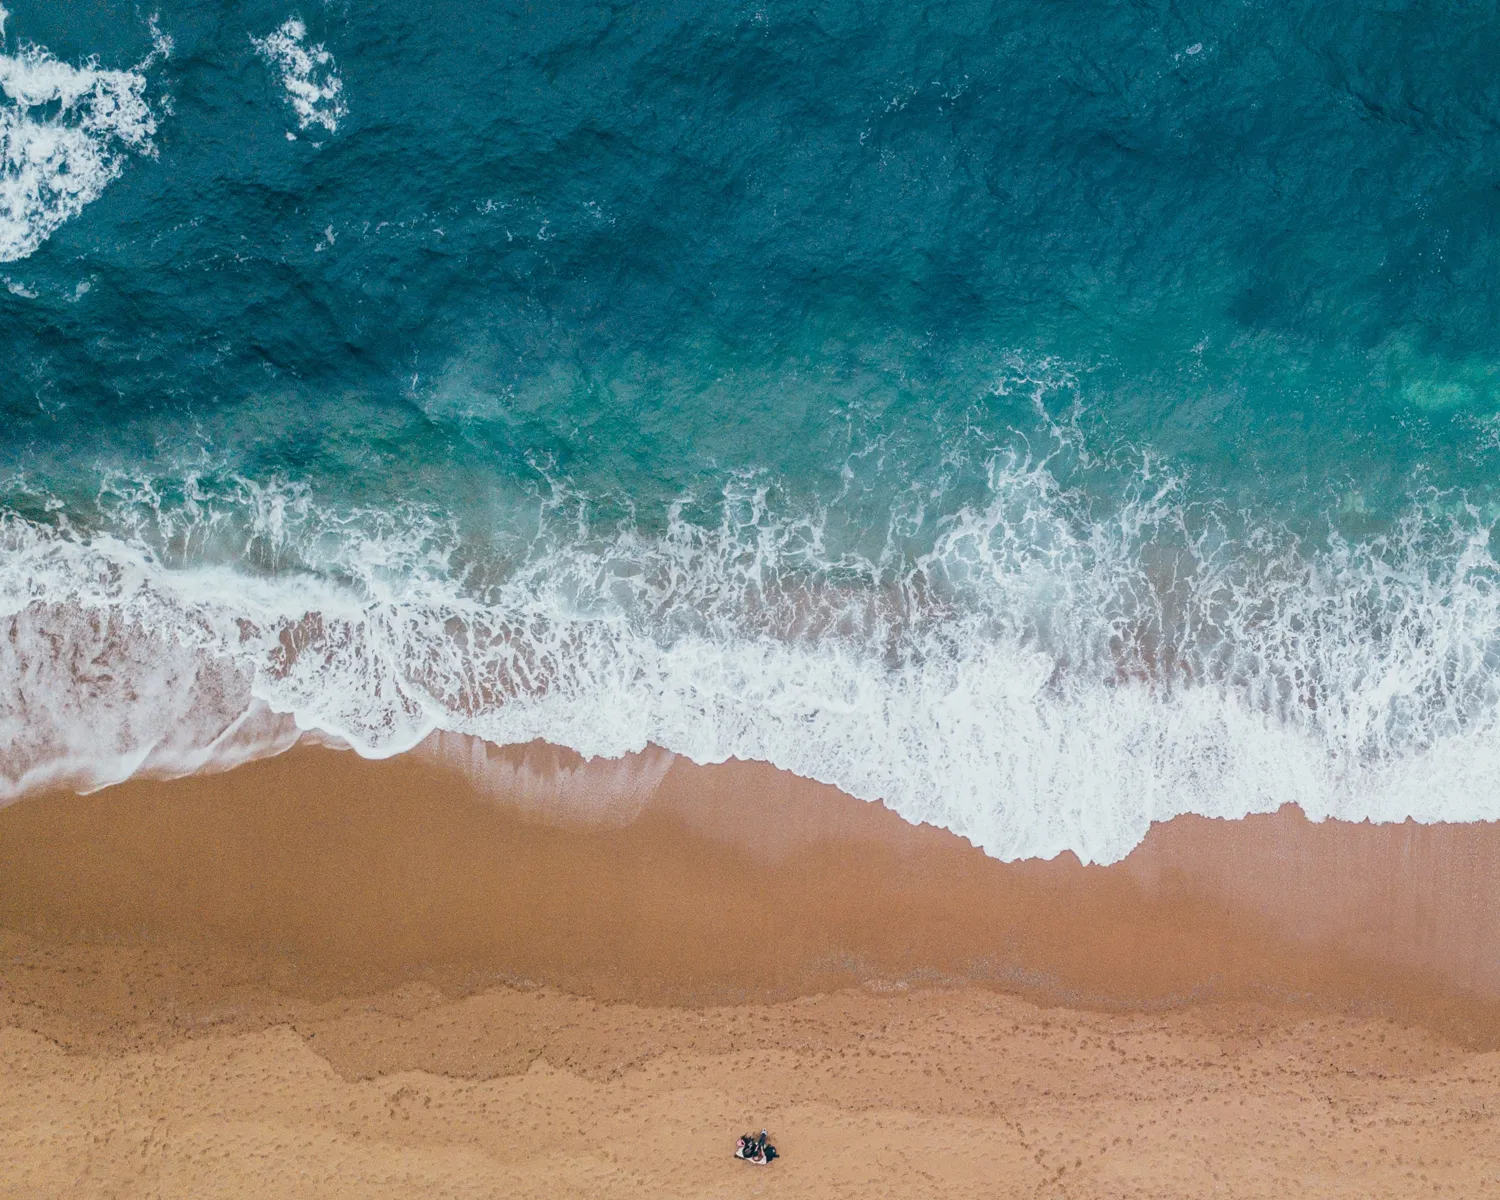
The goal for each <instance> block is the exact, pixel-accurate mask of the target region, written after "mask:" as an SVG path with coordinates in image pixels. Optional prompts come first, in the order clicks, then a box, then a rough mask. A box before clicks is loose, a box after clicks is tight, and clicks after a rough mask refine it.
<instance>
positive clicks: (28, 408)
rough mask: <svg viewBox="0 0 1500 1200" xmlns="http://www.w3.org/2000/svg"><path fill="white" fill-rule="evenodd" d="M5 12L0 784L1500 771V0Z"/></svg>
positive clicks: (1094, 849) (996, 794)
mask: <svg viewBox="0 0 1500 1200" xmlns="http://www.w3.org/2000/svg"><path fill="white" fill-rule="evenodd" d="M9 4H10V6H11V9H12V11H10V12H9V13H8V14H7V17H6V20H5V22H4V37H5V41H4V46H3V52H0V53H3V57H0V91H3V95H0V172H3V174H0V260H4V261H0V276H3V279H4V281H5V282H6V283H7V285H8V289H7V290H5V291H3V292H0V346H3V348H4V350H3V354H0V505H3V508H4V511H5V512H6V513H7V514H8V515H7V516H6V517H5V518H4V520H5V525H4V530H3V537H4V539H5V540H4V541H3V543H0V553H3V555H4V559H3V563H0V576H3V579H0V617H3V619H4V620H5V621H7V622H9V628H10V638H9V641H8V643H7V647H8V648H7V649H5V650H4V651H3V652H0V732H4V733H5V734H6V735H7V740H9V742H10V743H11V745H12V746H13V747H14V750H13V752H12V754H11V758H10V760H9V765H8V766H6V767H4V768H3V770H0V783H4V784H5V787H4V789H0V790H8V791H9V792H10V793H12V794H14V793H16V792H18V791H20V790H24V789H25V788H27V787H31V786H37V785H38V784H39V783H42V782H47V781H57V780H65V781H71V782H74V783H76V784H78V785H80V786H82V785H83V784H87V783H91V782H93V783H97V782H102V781H105V780H107V779H111V778H117V777H119V776H120V775H121V774H124V773H128V772H129V771H132V770H136V769H142V768H144V769H155V770H162V771H171V770H177V769H189V768H191V767H193V766H195V765H200V764H201V763H202V762H203V761H207V760H212V759H214V758H215V756H222V753H227V751H225V746H226V745H228V742H230V741H234V740H235V739H236V738H241V735H242V734H243V735H244V736H245V737H250V735H249V734H246V733H245V730H246V729H248V728H249V727H250V724H254V723H255V722H261V724H260V725H256V728H257V729H260V728H262V727H263V725H264V723H265V722H266V721H272V720H273V718H272V716H268V715H267V714H282V719H283V721H284V720H286V719H290V720H292V721H294V723H295V724H296V725H297V726H299V727H302V728H309V729H319V730H322V731H324V732H325V733H328V734H331V735H334V736H337V737H341V738H343V739H345V740H347V741H349V742H351V743H352V744H354V745H355V746H356V747H357V748H359V749H361V750H362V751H364V752H366V753H388V752H392V751H395V750H399V749H401V748H404V747H405V746H408V745H410V744H412V742H414V741H415V740H417V739H418V738H420V737H421V736H423V735H424V734H425V733H426V732H428V731H429V730H431V729H433V728H451V729H464V730H467V731H469V732H474V733H478V734H481V735H483V736H487V737H491V738H494V739H496V740H502V741H505V740H525V739H529V738H531V737H536V736H546V737H550V738H552V739H554V740H557V741H561V742H566V743H568V744H570V745H573V746H575V747H577V748H578V749H580V750H582V751H584V752H585V753H608V754H618V753H622V752H624V751H625V750H628V749H633V748H639V747H640V746H642V745H644V744H645V743H646V742H647V741H655V742H658V743H660V744H663V745H665V746H667V748H669V749H672V750H675V751H679V752H682V753H688V754H691V755H693V756H694V757H697V758H700V759H706V760H711V759H716V758H722V757H725V756H727V755H730V754H736V755H740V756H742V757H759V758H768V759H770V760H772V761H775V762H778V763H779V764H780V765H783V766H786V767H789V768H791V769H794V770H797V771H800V772H801V773H803V774H809V775H814V776H816V777H818V778H823V779H827V780H830V781H832V782H835V783H838V784H840V785H841V786H843V787H845V788H847V789H848V790H851V791H853V792H855V793H856V794H859V795H863V796H866V797H869V798H872V799H873V798H884V799H886V800H887V802H889V803H891V804H892V805H893V806H894V807H896V808H897V809H898V810H899V811H902V812H903V813H905V814H906V815H908V816H911V817H913V818H921V819H929V820H934V821H938V822H940V823H943V824H946V825H948V826H949V827H951V828H954V829H956V830H958V831H959V832H962V833H965V834H967V835H968V836H970V837H972V838H974V839H975V840H976V841H978V842H980V843H981V844H983V845H985V846H986V848H988V849H990V850H991V851H993V852H995V853H998V854H1003V855H1005V856H1013V855H1017V854H1031V853H1046V854H1051V853H1055V852H1057V851H1058V850H1060V849H1064V848H1071V849H1073V850H1075V851H1077V852H1079V853H1080V854H1083V855H1084V856H1085V857H1096V858H1097V857H1102V858H1111V857H1116V856H1118V855H1119V854H1121V853H1124V852H1125V851H1126V850H1128V849H1129V847H1130V845H1131V844H1133V842H1134V841H1135V840H1136V839H1138V837H1139V836H1140V835H1141V833H1142V832H1143V830H1144V828H1145V824H1146V822H1147V821H1149V820H1151V819H1153V818H1159V817H1163V816H1170V815H1172V814H1173V813H1174V812H1179V811H1185V810H1195V811H1203V812H1212V813H1222V814H1225V815H1232V814H1239V813H1243V812H1247V811H1252V810H1255V809H1262V808H1267V807H1274V806H1275V805H1276V804H1279V803H1280V802H1281V801H1282V800H1288V799H1291V800H1297V801H1298V802H1300V803H1302V804H1303V806H1304V807H1305V808H1307V810H1308V811H1309V812H1310V813H1312V814H1313V815H1315V816H1321V815H1328V814H1332V815H1343V816H1352V817H1361V816H1367V815H1368V816H1373V817H1376V818H1379V819H1387V818H1400V817H1404V816H1407V815H1415V816H1418V817H1422V818H1426V819H1436V818H1439V817H1446V818H1459V817H1475V816H1495V815H1500V784H1497V783H1496V782H1494V781H1495V780H1496V779H1497V778H1500V776H1497V775H1496V773H1495V771H1494V770H1493V769H1491V768H1492V766H1494V765H1497V760H1496V759H1495V758H1494V757H1493V756H1492V753H1491V752H1492V749H1493V750H1494V751H1495V753H1497V754H1500V723H1497V722H1500V689H1497V688H1496V679H1497V676H1496V670H1497V667H1500V659H1497V652H1500V591H1497V589H1496V581H1497V576H1496V570H1495V562H1494V560H1493V559H1492V557H1491V538H1490V532H1491V528H1492V526H1493V524H1494V522H1495V520H1496V517H1497V516H1500V508H1497V499H1500V497H1497V490H1496V486H1495V481H1496V478H1497V475H1496V468H1497V466H1500V377H1497V373H1496V364H1497V360H1496V358H1495V351H1494V343H1495V330H1496V328H1497V318H1500V76H1497V74H1496V73H1495V71H1494V64H1495V63H1496V62H1500V12H1497V11H1496V6H1495V5H1489V4H1481V5H1476V4H1462V5H1461V4H1406V5H1395V4H1393V5H1384V6H1379V7H1377V6H1372V5H1369V4H1354V3H1349V4H1342V3H1327V2H1323V3H1316V4H1311V3H1309V4H1288V3H1279V4H1274V5H1273V4H1258V3H1239V4H1232V5H1231V4H1209V3H1192V4H1182V3H1177V4H1147V3H1137V4H1118V3H1108V4H1106V3H1070V4H1061V3H1036V2H1035V0H1031V2H1027V3H1020V2H1016V3H988V4H965V3H955V4H945V5H923V4H918V3H910V2H904V3H884V4H881V3H862V4H829V5H811V6H809V5H786V4H776V3H766V4H720V5H706V4H672V5H651V4H632V5H618V6H609V5H585V4H571V3H563V4H551V5H528V4H520V3H513V4H512V3H499V4H490V5H475V4H472V3H470V4H458V3H439V2H424V3H410V2H408V3H404V4H401V5H396V4H385V3H370V4H358V5H356V4H351V3H341V2H338V0H331V2H328V3H304V4H302V5H300V6H292V5H288V4H286V3H276V4H260V3H234V4H229V3H212V4H210V3H182V2H167V3H163V4H162V5H161V6H160V8H159V9H158V10H155V11H154V13H151V14H147V13H144V11H143V10H141V9H140V8H139V7H138V6H137V5H135V4H134V3H130V4H126V3H105V2H98V3H78V2H76V0H75V2H71V3H23V2H22V0H9ZM247 713H250V714H251V715H252V716H253V717H254V720H253V721H250V722H249V724H247V723H246V722H247V720H248V719H247V718H246V716H245V714H247ZM236 722H239V723H238V724H236ZM273 723H274V721H273ZM260 736H261V735H260V734H256V735H255V737H260ZM278 736H279V735H278ZM255 737H250V742H254V743H255V746H258V747H259V749H254V752H262V751H263V750H265V749H266V747H267V746H270V745H271V744H272V743H273V742H274V743H275V744H276V745H280V744H281V743H280V742H276V739H275V738H271V740H270V741H262V742H256V741H255ZM215 739H218V740H217V741H215ZM226 739H227V740H226ZM242 740H243V739H242ZM246 744H247V745H248V744H249V743H246ZM245 752H246V753H249V752H251V751H250V750H247V751H245ZM6 780H8V781H9V782H8V783H7V782H5V781H6Z"/></svg>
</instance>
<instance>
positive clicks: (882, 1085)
mask: <svg viewBox="0 0 1500 1200" xmlns="http://www.w3.org/2000/svg"><path fill="white" fill-rule="evenodd" d="M750 829H754V830H757V831H759V833H758V835H757V836H755V837H753V838H750V837H747V836H746V831H747V830H750ZM1497 918H1500V834H1497V831H1496V829H1495V827H1493V826H1482V825H1464V826H1436V827H1419V826H1415V825H1410V824H1408V825H1400V826H1369V825H1349V824H1342V823H1336V822H1329V823H1325V824H1323V825H1313V824H1310V823H1309V822H1307V821H1306V820H1305V819H1304V818H1302V817H1301V815H1300V814H1299V813H1297V812H1296V811H1295V810H1292V809H1286V810H1283V811H1282V812H1280V813H1277V814H1274V815H1268V816H1264V817H1253V818H1250V819H1248V820H1245V821H1241V822H1217V821H1207V820H1201V819H1196V818H1194V819H1178V820H1176V821H1173V822H1170V823H1167V824H1165V825H1162V826H1158V827H1156V828H1154V829H1153V831H1152V833H1151V835H1150V837H1149V838H1148V839H1147V841H1146V843H1145V844H1143V845H1142V846H1141V847H1140V848H1139V849H1138V850H1137V851H1136V852H1135V853H1134V854H1132V855H1131V856H1130V857H1129V858H1128V859H1126V860H1125V861H1124V862H1123V863H1120V864H1117V865H1115V866H1113V867H1108V868H1101V867H1083V866H1081V865H1079V864H1078V863H1077V862H1076V860H1073V859H1071V858H1070V857H1068V856H1064V857H1063V858H1060V859H1058V860H1055V861H1053V862H1024V863H1015V864H1003V863H999V862H996V861H994V860H992V859H989V858H987V857H986V856H984V855H983V854H982V853H980V852H979V851H977V850H975V849H974V848H972V847H970V846H969V845H967V843H965V842H963V841H962V840H961V839H958V838H955V837H953V836H952V835H951V834H948V833H946V832H944V831H941V830H937V829H932V828H914V827H912V826H909V825H907V824H906V823H905V822H903V821H901V820H900V819H899V818H897V817H895V816H894V815H893V814H891V813H889V812H888V811H886V810H885V809H883V808H881V807H880V806H878V805H869V804H865V803H863V802H859V801H855V800H852V799H850V798H848V797H846V796H843V795H841V794H840V793H838V792H837V791H836V790H834V789H832V788H826V787H822V786H820V785H816V784H810V783H807V782H805V781H801V780H797V779H794V778H791V777H788V776H786V775H784V774H781V773H779V772H776V771H774V770H772V769H770V768H767V767H764V766H761V765H754V764H735V763H731V764H726V765H724V766H721V767H714V768H702V767H697V766H694V765H692V764H690V763H686V762H685V761H683V760H673V759H672V757H671V756H670V755H667V754H665V753H662V752H648V753H647V754H646V755H642V756H636V757H634V758H633V759H630V760H626V761H624V762H621V763H597V764H583V763H581V762H580V761H578V760H577V759H576V758H574V757H573V756H570V755H568V754H566V753H565V752H561V751H557V750H554V749H552V748H550V747H545V746H535V747H529V748H525V749H511V750H506V751H499V750H496V749H495V748H492V747H485V746H483V745H482V744H476V743H471V742H467V741H463V740H460V739H452V738H448V739H434V740H433V741H432V742H430V743H429V744H427V745H426V746H424V747H423V748H421V749H420V750H419V751H417V752H414V753H413V754H411V755H407V756H402V757H401V758H398V759H394V760H390V761H387V762H383V763H368V762H363V761H361V760H359V759H357V758H355V757H353V756H352V755H349V754H344V753H339V752H336V751H332V750H326V749H318V748H299V749H298V750H295V751H293V752H291V753H289V754H286V755H283V756H282V757H280V758H277V759H272V760H268V761H265V762H261V763H256V764H252V765H250V766H247V767H242V768H240V769H238V770H236V771H233V772H230V773H228V774H225V775H220V776H207V777H199V778H194V779H187V780H178V781H173V782H136V783H131V784H127V785H123V786H121V787H117V788H112V789H109V790H107V791H104V792H101V793H97V794H95V795H92V796H85V797H79V796H66V795H54V796H39V797H34V798H31V799H28V800H25V801H22V802H20V803H18V804H15V805H13V806H11V807H10V808H8V809H5V810H3V811H0V953H3V962H4V963H5V967H4V971H3V977H0V1025H3V1027H4V1028H3V1032H0V1079H3V1081H4V1086H3V1087H0V1153H3V1155H4V1157H5V1160H6V1161H7V1162H9V1163H11V1164H12V1167H13V1171H12V1172H10V1173H9V1178H10V1180H11V1181H12V1182H10V1183H5V1182H3V1181H0V1194H14V1195H33V1194H79V1195H87V1194H103V1193H105V1192H109V1191H111V1190H114V1191H118V1192H121V1193H122V1194H144V1193H147V1192H164V1193H167V1194H181V1195H189V1194H191V1195H205V1194H210V1195H213V1194H222V1195H236V1194H245V1193H248V1192H251V1191H259V1192H266V1191H267V1190H269V1191H270V1192H272V1193H273V1194H286V1195H336V1194H347V1195H383V1194H390V1195H400V1194H411V1193H412V1191H413V1190H414V1189H417V1190H428V1191H439V1192H443V1193H444V1194H447V1193H452V1194H467V1193H468V1192H470V1191H472V1192H473V1194H476V1195H477V1194H484V1195H493V1194H506V1195H530V1194H535V1195H539V1196H543V1195H545V1196H556V1195H571V1194H579V1195H588V1194H595V1195H607V1196H615V1195H619V1196H632V1195H664V1196H670V1195H679V1194H680V1195H695V1196H702V1195H739V1194H754V1193H755V1191H756V1189H757V1188H765V1187H770V1186H772V1185H771V1181H772V1180H774V1181H775V1182H774V1190H776V1191H778V1192H781V1193H785V1194H788V1195H808V1196H823V1195H835V1194H840V1193H841V1192H842V1193H843V1194H850V1195H855V1194H875V1192H879V1193H881V1194H887V1195H930V1194H951V1195H965V1194H975V1195H987V1196H993V1195H1018V1196H1019V1195H1028V1196H1029V1195H1038V1194H1041V1195H1068V1196H1101V1197H1102V1196H1114V1195H1131V1194H1135V1193H1136V1191H1139V1194H1142V1195H1151V1196H1177V1195H1181V1196H1202V1195H1213V1194H1222V1195H1233V1196H1258V1195H1271V1194H1273V1193H1276V1194H1280V1195H1286V1194H1292V1195H1319V1196H1326V1195H1351V1196H1354V1195H1360V1196H1370V1195H1402V1196H1405V1195H1412V1194H1417V1192H1418V1189H1420V1190H1421V1191H1432V1190H1433V1189H1434V1188H1435V1187H1450V1186H1451V1187H1452V1188H1453V1189H1455V1190H1454V1191H1453V1193H1452V1194H1460V1195H1479V1194H1484V1193H1485V1192H1486V1191H1487V1190H1489V1189H1490V1188H1494V1189H1496V1190H1497V1191H1500V1173H1496V1172H1494V1171H1493V1170H1492V1168H1491V1167H1490V1166H1489V1163H1491V1162H1492V1161H1494V1160H1495V1158H1496V1156H1494V1155H1493V1154H1492V1153H1491V1152H1490V1147H1491V1146H1492V1145H1493V1144H1494V1135H1495V1133H1496V1132H1497V1130H1496V1127H1495V1121H1496V1117H1495V1116H1494V1115H1492V1112H1491V1110H1492V1109H1493V1108H1495V1107H1496V1106H1494V1104H1493V1101H1492V1099H1491V1098H1492V1097H1493V1095H1494V1094H1495V1084H1496V1082H1497V1081H1500V1058H1497V1057H1496V1055H1495V1054H1493V1053H1492V1051H1493V1050H1494V1049H1495V1048H1496V1047H1497V1046H1500V919H1497ZM766 1122H771V1123H772V1128H773V1132H775V1133H776V1134H777V1135H778V1136H779V1137H780V1138H781V1140H782V1143H783V1146H784V1148H785V1149H786V1150H787V1155H786V1157H785V1159H784V1160H783V1161H782V1162H780V1163H778V1164H776V1166H775V1167H774V1168H771V1169H769V1170H768V1171H766V1172H764V1173H762V1174H760V1175H758V1174H756V1169H755V1168H750V1167H746V1166H744V1165H743V1164H740V1163H737V1162H733V1161H732V1160H730V1159H728V1158H727V1153H728V1149H729V1147H730V1146H732V1143H733V1137H734V1135H735V1134H737V1133H738V1132H741V1129H742V1127H743V1128H748V1127H750V1126H751V1125H755V1126H756V1127H757V1128H758V1127H759V1125H760V1124H764V1123H766ZM1408 1172H1410V1173H1409V1174H1408ZM1487 1172H1488V1174H1487ZM0 1174H4V1173H0ZM1423 1175H1426V1176H1427V1178H1426V1179H1423V1178H1422V1176H1423ZM1492 1175H1493V1176H1494V1178H1491V1176H1492ZM5 1189H9V1190H8V1191H7V1190H5Z"/></svg>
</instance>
